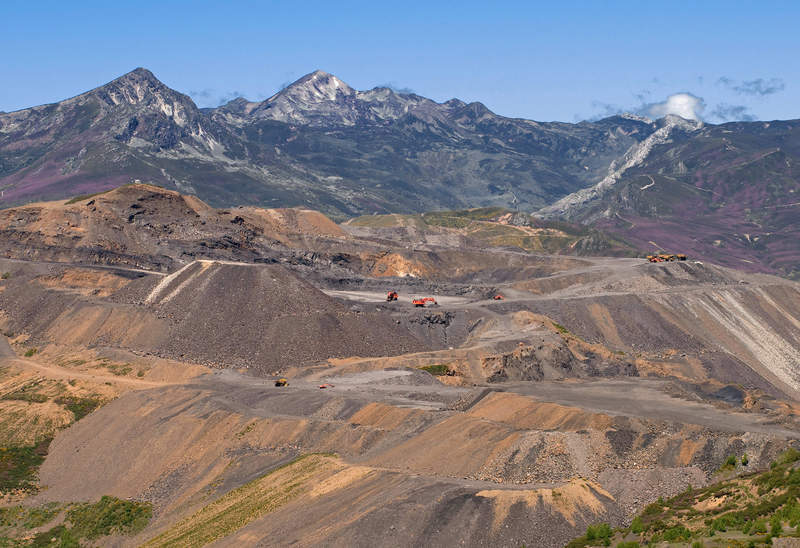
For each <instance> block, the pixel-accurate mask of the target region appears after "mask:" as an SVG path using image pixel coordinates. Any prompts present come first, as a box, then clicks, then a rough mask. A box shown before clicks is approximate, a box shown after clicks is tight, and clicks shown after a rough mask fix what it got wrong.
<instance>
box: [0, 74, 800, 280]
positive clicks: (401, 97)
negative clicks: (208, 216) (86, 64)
mask: <svg viewBox="0 0 800 548" xmlns="http://www.w3.org/2000/svg"><path fill="white" fill-rule="evenodd" d="M799 160H800V123H798V121H773V122H736V123H729V124H723V125H708V124H703V123H699V122H693V121H688V120H684V119H681V118H679V117H676V116H667V117H665V118H662V119H660V120H655V121H653V120H649V119H646V118H642V117H637V116H630V115H620V116H613V117H610V118H606V119H603V120H598V121H594V122H581V123H577V124H569V123H560V122H551V123H542V122H535V121H531V120H524V119H514V118H505V117H503V116H499V115H497V114H495V113H493V112H491V111H490V110H489V109H488V108H486V106H485V105H483V104H481V103H477V102H475V103H470V104H467V103H464V102H463V101H460V100H458V99H452V100H449V101H446V102H444V103H437V102H435V101H432V100H430V99H427V98H425V97H421V96H419V95H415V94H410V93H400V92H397V91H394V90H392V89H389V88H386V87H377V88H374V89H371V90H367V91H358V90H355V89H354V88H352V87H350V86H349V85H347V84H346V83H345V82H343V81H342V80H340V79H339V78H337V77H336V76H334V75H331V74H328V73H325V72H322V71H315V72H313V73H311V74H308V75H306V76H304V77H302V78H300V79H299V80H297V81H296V82H294V83H293V84H291V85H289V86H287V87H286V88H285V89H283V90H281V91H279V92H278V93H276V94H275V95H273V96H272V97H270V98H268V99H266V100H264V101H261V102H251V101H248V100H246V99H244V98H238V99H235V100H233V101H231V102H229V103H227V104H225V105H222V106H220V107H218V108H213V109H199V108H197V106H196V105H195V104H194V103H193V102H192V100H191V99H190V98H189V97H187V96H186V95H183V94H181V93H178V92H176V91H174V90H171V89H170V88H168V87H167V86H165V85H164V84H163V83H161V82H160V81H159V80H158V79H157V78H156V77H155V76H154V75H153V74H152V73H150V72H149V71H147V70H146V69H142V68H139V69H136V70H134V71H132V72H130V73H128V74H126V75H124V76H122V77H120V78H118V79H116V80H114V81H113V82H110V83H109V84H106V85H104V86H101V87H99V88H97V89H94V90H91V91H89V92H86V93H84V94H81V95H78V96H76V97H73V98H71V99H67V100H65V101H62V102H60V103H55V104H52V105H43V106H39V107H33V108H30V109H25V110H21V111H17V112H12V113H0V206H2V207H10V206H14V205H19V204H23V203H28V202H31V201H37V200H50V199H59V198H66V197H70V196H74V195H76V194H82V193H94V192H98V191H103V190H108V189H110V188H114V187H117V186H119V185H121V184H126V183H130V182H136V181H141V182H146V183H148V182H149V183H153V184H157V185H159V186H163V187H165V188H170V189H175V190H178V191H180V192H182V193H184V194H192V195H195V196H197V197H198V198H200V199H202V200H204V201H206V202H208V203H209V204H211V205H212V206H215V207H227V206H231V205H240V204H245V205H256V206H261V207H269V208H274V207H302V208H309V209H315V210H318V211H321V212H323V213H325V214H327V215H329V216H331V217H332V218H334V219H337V220H343V219H344V218H346V217H352V216H357V215H364V214H367V215H371V214H375V213H379V214H382V213H419V212H424V211H433V210H462V209H467V208H473V207H502V208H508V209H512V210H517V211H522V212H526V213H530V212H534V213H536V214H537V215H539V216H542V217H545V218H561V219H567V220H570V221H577V222H580V223H583V224H588V225H590V226H592V227H595V228H600V229H602V230H605V231H608V232H610V233H612V234H615V235H616V236H617V237H619V238H621V239H623V240H626V241H628V242H629V243H631V244H633V245H634V246H636V247H638V248H639V249H640V250H642V251H659V250H664V251H672V252H687V253H689V254H690V255H692V256H694V257H697V258H700V259H708V260H712V261H714V262H718V263H721V264H725V265H728V266H733V267H736V268H744V269H748V270H759V271H766V272H771V273H777V274H781V275H788V276H796V275H797V274H796V273H797V272H798V271H800V267H798V265H800V243H797V241H796V240H797V239H796V238H794V237H793V236H792V234H793V227H796V226H797V222H798V220H800V219H798V218H797V204H800V202H798V200H797V199H795V198H794V197H795V196H796V195H797V192H798V191H800V187H798V182H797V181H798V180H800V176H799V175H798V173H797V168H796V166H797V164H798V161H799Z"/></svg>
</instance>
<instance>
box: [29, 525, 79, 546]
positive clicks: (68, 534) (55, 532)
mask: <svg viewBox="0 0 800 548" xmlns="http://www.w3.org/2000/svg"><path fill="white" fill-rule="evenodd" d="M53 539H57V540H56V542H53ZM28 546H31V547H32V548H45V547H50V546H58V548H78V547H79V546H80V543H79V542H78V538H77V537H76V536H75V535H74V534H73V532H72V531H70V530H69V529H67V528H66V527H65V526H64V525H56V526H55V527H53V528H52V529H50V530H49V531H43V532H41V533H39V534H38V535H36V536H35V537H33V541H32V542H31V544H29V545H28Z"/></svg>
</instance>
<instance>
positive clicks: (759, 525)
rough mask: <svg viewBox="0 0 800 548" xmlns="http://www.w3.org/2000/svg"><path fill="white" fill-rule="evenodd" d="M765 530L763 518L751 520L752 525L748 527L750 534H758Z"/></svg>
mask: <svg viewBox="0 0 800 548" xmlns="http://www.w3.org/2000/svg"><path fill="white" fill-rule="evenodd" d="M766 532H767V520H766V519H764V518H760V519H757V520H755V521H754V522H753V526H752V527H750V534H751V535H758V534H760V533H766Z"/></svg>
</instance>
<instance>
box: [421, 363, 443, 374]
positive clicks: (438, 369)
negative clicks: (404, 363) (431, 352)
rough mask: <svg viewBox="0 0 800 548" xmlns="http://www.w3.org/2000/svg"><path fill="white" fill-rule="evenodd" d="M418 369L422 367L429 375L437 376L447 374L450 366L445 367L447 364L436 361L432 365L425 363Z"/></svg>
mask: <svg viewBox="0 0 800 548" xmlns="http://www.w3.org/2000/svg"><path fill="white" fill-rule="evenodd" d="M419 369H422V370H423V371H427V372H428V373H430V374H431V375H435V376H437V377H442V376H444V375H447V374H448V373H449V372H450V368H449V367H447V365H445V364H443V363H437V364H434V365H426V366H424V367H420V368H419Z"/></svg>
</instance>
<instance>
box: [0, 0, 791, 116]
mask: <svg viewBox="0 0 800 548" xmlns="http://www.w3.org/2000/svg"><path fill="white" fill-rule="evenodd" d="M798 21H800V2H796V1H783V2H781V1H772V2H770V1H760V2H749V1H744V0H739V1H736V0H728V1H726V2H717V1H701V0H696V1H694V2H680V1H673V2H646V1H638V2H632V1H631V2H628V1H617V2H613V1H609V2H601V1H596V2H588V1H583V2H579V1H566V0H560V1H557V2H555V1H554V2H471V1H466V0H465V1H460V2H413V1H404V2H375V1H372V2H347V1H340V2H330V1H329V2H316V1H304V2H296V1H295V2H236V1H231V2H203V1H195V2H179V1H168V0H161V1H158V2H155V1H149V0H139V1H138V2H108V1H104V2H94V1H76V2H64V1H60V2H50V1H40V2H37V1H35V0H26V1H18V0H3V1H2V2H0V110H2V111H11V110H16V109H20V108H25V107H28V106H33V105H37V104H43V103H49V102H54V101H58V100H61V99H64V98H67V97H70V96H73V95H76V94H78V93H81V92H83V91H86V90H88V89H90V88H93V87H96V86H98V85H102V84H103V83H105V82H108V81H110V80H112V79H113V78H115V77H117V76H119V75H121V74H124V73H125V72H128V71H129V70H132V69H133V68H135V67H138V66H143V67H146V68H148V69H150V70H151V71H153V73H154V74H155V75H156V76H157V77H158V78H159V79H160V80H161V81H163V82H164V83H165V84H167V85H168V86H170V87H172V88H174V89H176V90H178V91H181V92H184V93H187V94H189V95H191V96H192V97H193V98H194V99H195V102H197V103H198V105H200V106H216V105H217V104H219V103H220V102H221V101H223V100H225V99H228V98H232V97H234V96H236V95H244V96H245V97H247V98H249V99H251V100H256V99H263V98H266V97H268V96H269V95H271V94H273V93H274V92H276V91H277V90H278V89H280V87H281V86H282V85H284V84H286V83H287V82H291V81H293V80H295V79H297V78H299V77H301V76H302V75H304V74H306V73H308V72H311V71H313V70H315V69H322V70H325V71H327V72H331V73H333V74H336V75H337V76H338V77H339V78H341V79H342V80H344V81H345V82H347V83H349V84H350V85H351V86H353V87H355V88H357V89H369V88H372V87H374V86H377V85H386V84H389V85H392V86H394V87H396V88H405V89H410V90H413V91H414V92H416V93H418V94H420V95H424V96H426V97H430V98H432V99H435V100H437V101H444V100H447V99H450V98H452V97H458V98H460V99H462V100H465V101H481V102H483V103H484V104H486V105H487V106H488V107H489V108H490V109H492V110H493V111H495V112H497V113H498V114H502V115H506V116H518V117H524V118H531V119H535V120H543V121H549V120H561V121H566V122H573V121H576V120H579V119H584V118H592V117H597V116H600V115H603V114H607V113H613V112H615V111H618V110H630V111H639V112H642V113H645V114H646V113H658V112H663V108H664V105H665V104H666V103H664V102H665V101H666V99H667V97H669V96H670V95H673V94H676V93H686V94H690V95H685V96H678V99H681V100H682V101H683V102H682V103H681V105H682V106H683V107H684V108H689V109H690V110H692V112H694V113H696V114H697V115H698V116H700V117H702V118H704V119H706V120H709V121H720V120H723V119H748V118H757V119H762V120H770V119H788V118H800V101H798V99H799V98H800V96H798V90H800V60H798V54H800V38H798V36H799V33H798V31H797V23H798ZM678 99H675V100H676V101H677V100H678ZM678 103H680V101H678ZM670 104H672V103H670ZM659 109H660V110H659Z"/></svg>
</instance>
